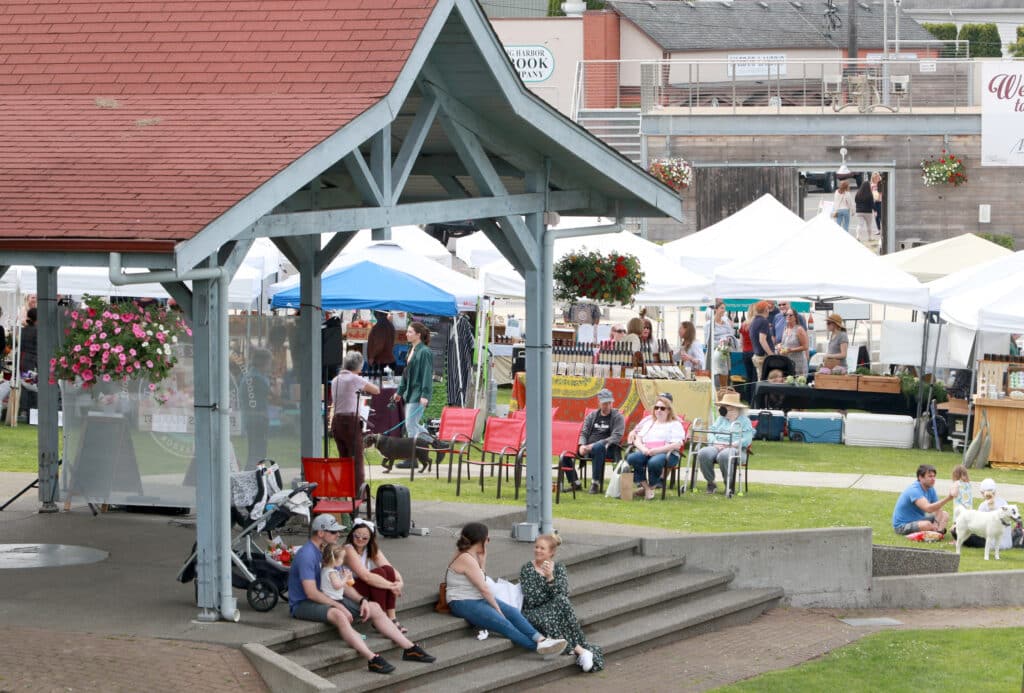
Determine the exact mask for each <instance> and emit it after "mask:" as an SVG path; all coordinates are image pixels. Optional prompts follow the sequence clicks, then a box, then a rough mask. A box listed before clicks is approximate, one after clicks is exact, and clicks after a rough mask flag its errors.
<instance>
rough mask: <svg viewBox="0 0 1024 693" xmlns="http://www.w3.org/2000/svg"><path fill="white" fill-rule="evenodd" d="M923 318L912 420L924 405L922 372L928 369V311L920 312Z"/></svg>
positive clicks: (929, 322)
mask: <svg viewBox="0 0 1024 693" xmlns="http://www.w3.org/2000/svg"><path fill="white" fill-rule="evenodd" d="M921 315H922V317H923V318H924V338H923V339H922V340H921V372H920V373H919V374H918V377H917V413H916V414H915V415H914V419H920V418H921V408H922V406H923V405H924V370H925V368H927V367H928V332H929V326H930V324H931V320H929V317H928V316H929V315H930V313H929V311H924V312H922V314H921Z"/></svg>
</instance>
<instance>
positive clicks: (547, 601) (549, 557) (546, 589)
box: [519, 534, 604, 672]
mask: <svg viewBox="0 0 1024 693" xmlns="http://www.w3.org/2000/svg"><path fill="white" fill-rule="evenodd" d="M561 543H562V540H561V539H560V538H559V537H558V535H552V534H543V535H541V536H539V537H537V541H536V542H534V544H533V560H532V561H530V562H529V563H527V564H526V565H524V566H523V567H522V569H521V570H520V571H519V585H520V586H521V587H522V588H523V609H522V611H523V616H525V617H526V620H527V621H529V622H530V623H531V624H532V625H533V627H534V628H536V629H537V630H539V631H540V632H541V633H543V634H544V635H546V636H547V637H549V638H564V639H565V640H566V641H567V642H568V645H566V647H565V651H564V653H563V654H574V655H576V664H577V665H578V666H579V667H580V669H582V670H583V671H587V672H590V671H601V670H602V669H604V655H603V654H602V652H601V648H600V647H598V646H597V645H592V644H590V643H588V642H587V638H586V636H585V635H583V629H582V628H580V622H579V621H578V620H577V619H576V612H575V611H573V608H572V604H570V603H569V574H568V572H567V571H566V569H565V564H564V563H555V562H554V559H555V552H556V551H557V550H558V545H559V544H561Z"/></svg>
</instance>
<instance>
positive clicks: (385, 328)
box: [366, 310, 395, 374]
mask: <svg viewBox="0 0 1024 693" xmlns="http://www.w3.org/2000/svg"><path fill="white" fill-rule="evenodd" d="M373 316H374V317H375V318H376V319H377V322H376V323H374V325H373V327H371V328H370V334H369V335H368V336H367V337H366V361H367V363H369V364H370V366H371V368H372V369H373V372H374V373H375V374H380V373H382V372H383V371H384V367H385V366H393V365H394V363H395V325H394V323H392V322H391V320H390V319H389V318H388V314H387V313H385V312H384V311H382V310H375V311H373Z"/></svg>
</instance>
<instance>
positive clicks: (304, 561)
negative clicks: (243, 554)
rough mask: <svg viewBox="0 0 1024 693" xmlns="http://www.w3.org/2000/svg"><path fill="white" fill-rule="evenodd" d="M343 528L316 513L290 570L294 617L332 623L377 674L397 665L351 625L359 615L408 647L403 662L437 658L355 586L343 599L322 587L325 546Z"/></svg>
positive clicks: (289, 586) (333, 540)
mask: <svg viewBox="0 0 1024 693" xmlns="http://www.w3.org/2000/svg"><path fill="white" fill-rule="evenodd" d="M344 529H345V528H344V527H343V526H342V525H340V524H338V521H337V520H336V519H335V518H334V516H333V515H317V516H316V517H315V518H314V519H313V522H312V524H310V526H309V541H308V542H306V543H305V544H303V546H302V548H300V549H299V550H298V551H296V552H295V556H294V557H293V558H292V566H291V569H290V570H289V572H288V610H289V612H290V613H291V616H292V618H298V619H302V620H304V621H316V622H318V623H329V624H331V625H333V626H334V627H335V628H337V629H338V635H340V636H341V639H342V640H344V641H345V642H346V643H348V645H349V647H351V648H352V649H353V650H355V651H356V652H358V653H359V655H360V656H362V657H363V658H365V659H366V663H367V666H368V667H369V669H370V671H371V672H373V673H375V674H390V673H391V672H392V671H394V670H395V667H394V666H393V665H392V664H390V663H388V661H387V660H385V659H384V658H383V657H381V656H380V655H379V654H377V653H375V652H374V651H373V650H371V649H370V648H369V647H367V646H366V643H365V642H364V641H363V637H362V635H360V634H359V633H358V632H356V630H355V629H354V628H353V627H352V621H353V620H354V619H355V618H357V617H358V618H360V619H361V621H362V622H363V623H366V622H367V621H370V622H371V623H373V627H374V628H375V629H376V630H377V632H378V633H380V634H381V635H383V636H384V637H385V638H387V639H389V640H391V641H392V642H393V643H395V644H396V645H398V646H399V647H401V648H402V649H403V650H405V652H403V653H402V659H403V660H404V661H406V662H423V663H425V664H430V663H431V662H433V661H434V659H435V658H434V657H432V656H431V655H429V654H427V653H426V652H424V651H423V648H421V647H420V646H419V645H417V644H416V643H414V642H413V641H412V640H409V639H408V638H407V637H405V636H404V635H402V633H401V631H399V629H398V626H397V625H395V624H394V622H392V620H391V619H389V618H388V617H387V614H385V613H384V610H383V609H381V608H380V605H379V604H377V603H376V602H371V601H370V600H368V599H367V598H366V597H364V596H363V595H361V594H359V592H357V591H356V589H355V587H352V586H351V585H345V596H344V598H343V599H342V600H341V601H340V602H339V601H335V600H333V599H331V598H330V597H328V596H327V595H326V594H324V593H323V592H322V591H321V590H320V571H321V566H322V564H323V551H324V547H325V546H333V545H334V544H335V542H337V541H338V535H339V534H340V533H341V532H342V531H343V530H344Z"/></svg>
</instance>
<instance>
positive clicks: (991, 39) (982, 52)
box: [958, 23, 1003, 58]
mask: <svg viewBox="0 0 1024 693" xmlns="http://www.w3.org/2000/svg"><path fill="white" fill-rule="evenodd" d="M958 38H959V39H960V40H961V41H967V42H968V44H969V45H970V47H971V57H972V58H1001V57H1003V41H1002V39H1000V38H999V29H997V28H996V25H995V24H992V23H988V24H964V25H963V26H962V27H960V36H959V37H958Z"/></svg>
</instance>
